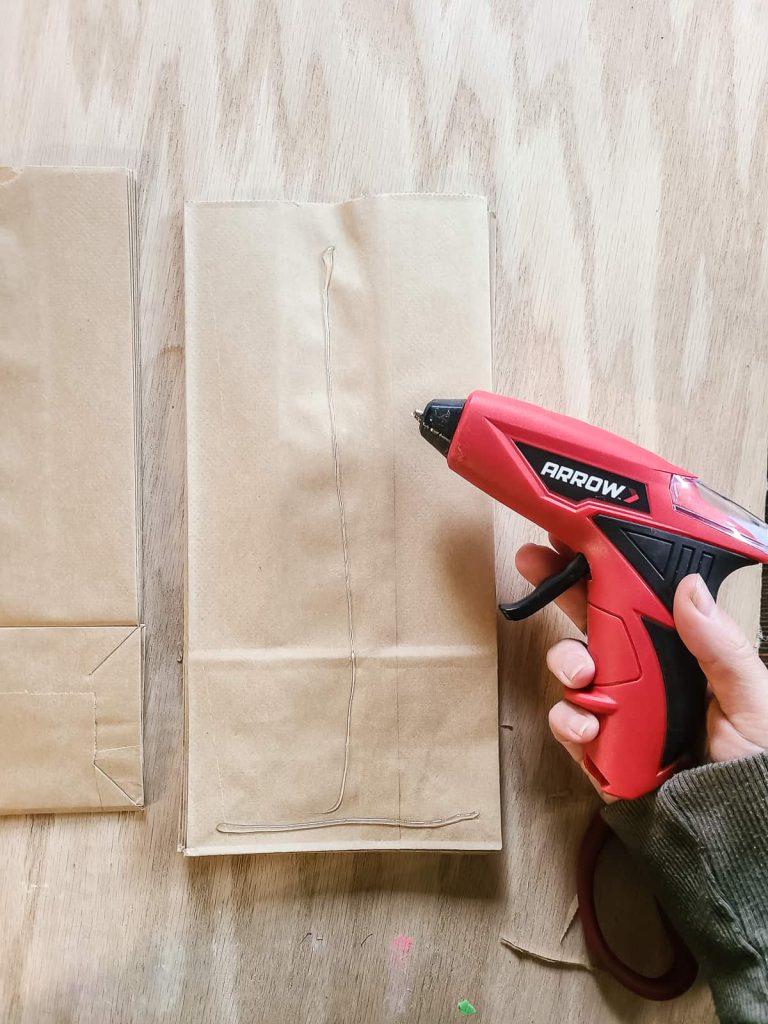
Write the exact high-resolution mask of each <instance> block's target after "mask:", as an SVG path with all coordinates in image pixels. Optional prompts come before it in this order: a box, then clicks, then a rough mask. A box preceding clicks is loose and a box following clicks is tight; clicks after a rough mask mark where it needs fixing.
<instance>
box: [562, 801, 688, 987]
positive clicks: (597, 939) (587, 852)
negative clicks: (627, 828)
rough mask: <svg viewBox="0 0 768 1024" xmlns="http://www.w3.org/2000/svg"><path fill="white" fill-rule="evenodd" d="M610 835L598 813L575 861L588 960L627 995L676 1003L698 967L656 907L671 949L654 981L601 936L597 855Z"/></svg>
mask: <svg viewBox="0 0 768 1024" xmlns="http://www.w3.org/2000/svg"><path fill="white" fill-rule="evenodd" d="M610 835H612V832H611V830H610V828H609V827H608V825H606V823H605V822H604V821H603V819H602V816H601V815H600V814H599V813H598V814H596V815H595V816H594V818H593V819H592V821H591V822H590V823H589V825H588V826H587V830H586V832H585V833H584V838H583V839H582V840H581V846H580V847H579V855H578V858H577V861H576V893H577V895H578V898H579V917H580V919H581V927H582V928H583V930H584V938H585V941H586V943H587V949H588V951H589V955H590V959H591V960H592V963H593V964H594V965H595V967H600V968H602V969H603V970H604V971H607V972H608V974H611V975H612V976H613V977H614V978H615V979H616V980H617V981H618V982H620V983H621V984H622V985H623V986H624V987H625V988H628V989H629V991H630V992H634V993H636V995H638V996H642V997H643V998H644V999H657V1000H663V999H675V998H677V996H681V995H682V994H683V993H684V992H687V991H688V989H689V988H690V987H691V985H692V984H693V983H694V981H695V980H696V975H697V973H698V969H699V968H698V964H697V963H696V961H695V960H694V958H693V955H692V954H691V952H690V950H689V949H688V947H687V946H686V945H685V943H684V942H683V940H682V939H681V938H680V936H679V935H678V934H677V932H676V931H675V929H674V928H673V927H672V925H671V924H670V922H669V919H668V918H667V916H666V915H665V914H664V911H663V910H662V909H661V907H659V915H660V917H661V919H662V922H663V924H664V928H665V931H666V933H667V936H668V938H669V941H670V944H671V946H672V954H673V960H672V966H671V967H670V968H669V970H667V971H665V972H664V974H660V975H659V976H658V977H657V978H650V977H648V975H646V974H640V973H639V971H635V970H633V969H632V968H631V967H629V966H628V965H627V964H625V963H624V961H623V960H620V959H619V958H618V957H617V956H616V954H615V953H614V952H613V950H612V949H611V948H610V946H609V945H608V943H607V942H606V941H605V936H604V935H603V933H602V930H601V928H600V924H599V922H598V920H597V911H596V909H595V870H596V868H597V861H598V858H599V857H600V852H601V851H602V849H603V847H604V846H605V843H606V840H607V839H608V837H609V836H610Z"/></svg>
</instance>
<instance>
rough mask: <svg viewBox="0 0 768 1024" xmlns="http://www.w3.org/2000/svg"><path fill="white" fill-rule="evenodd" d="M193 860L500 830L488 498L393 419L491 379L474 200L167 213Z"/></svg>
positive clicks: (477, 835)
mask: <svg viewBox="0 0 768 1024" xmlns="http://www.w3.org/2000/svg"><path fill="white" fill-rule="evenodd" d="M185 251H186V271H185V281H186V302H187V330H186V338H187V420H188V440H187V443H188V488H187V496H188V566H187V581H188V592H187V620H186V634H187V637H186V643H187V650H186V656H185V659H184V665H185V672H186V714H187V787H186V789H187V793H186V798H187V803H186V809H185V820H184V836H183V840H182V842H183V846H184V848H185V852H186V853H187V854H191V855H198V854H217V853H246V852H258V851H270V850H271V851H275V850H312V849H364V848H394V849H400V848H402V849H446V850H491V849H497V848H498V847H499V845H500V821H499V773H498V729H497V692H496V678H497V668H496V625H495V618H496V616H495V587H494V572H493V526H492V515H493V513H492V507H491V503H490V501H489V500H488V499H487V498H486V497H485V496H483V495H482V494H480V493H479V492H477V491H475V490H474V489H473V488H471V487H467V486H466V484H465V483H464V482H463V481H461V480H459V479H458V478H457V477H455V476H454V475H453V474H451V473H450V472H449V471H448V470H447V468H446V466H445V462H444V460H442V459H441V458H440V457H439V455H438V454H437V453H436V452H435V451H434V449H432V448H431V447H430V446H429V445H427V444H425V443H424V441H423V440H422V438H421V437H420V436H419V433H418V430H417V427H416V424H415V423H414V420H413V417H412V411H413V410H414V409H415V408H417V407H420V406H422V405H423V404H424V403H425V402H426V401H428V400H429V399H430V398H433V397H436V396H438V395H456V396H458V397H462V396H464V395H466V394H467V393H468V392H469V391H471V390H472V389H473V388H476V387H487V386H489V384H490V375H491V342H490V285H489V277H490V273H489V239H488V213H487V205H486V202H485V200H484V199H480V198H476V197H439V196H415V195H411V196H378V197H370V198H365V199H358V200H353V201H350V202H346V203H341V204H338V205H323V204H309V205H304V206H301V205H297V204H288V203H255V204H216V203H212V204H195V205H190V206H188V207H187V210H186V217H185Z"/></svg>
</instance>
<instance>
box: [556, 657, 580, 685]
mask: <svg viewBox="0 0 768 1024" xmlns="http://www.w3.org/2000/svg"><path fill="white" fill-rule="evenodd" d="M583 669H584V662H583V661H569V662H566V664H565V665H563V667H562V669H561V672H562V673H563V676H564V677H565V681H566V682H567V683H572V682H573V680H574V679H575V678H576V676H577V675H578V674H579V672H581V671H582V670H583Z"/></svg>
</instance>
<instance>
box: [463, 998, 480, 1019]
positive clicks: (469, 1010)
mask: <svg viewBox="0 0 768 1024" xmlns="http://www.w3.org/2000/svg"><path fill="white" fill-rule="evenodd" d="M459 1013H463V1014H464V1016H465V1017H471V1016H472V1014H473V1013H477V1010H476V1009H475V1008H474V1006H473V1005H472V1003H470V1001H469V1000H468V999H462V1000H461V1002H460V1003H459Z"/></svg>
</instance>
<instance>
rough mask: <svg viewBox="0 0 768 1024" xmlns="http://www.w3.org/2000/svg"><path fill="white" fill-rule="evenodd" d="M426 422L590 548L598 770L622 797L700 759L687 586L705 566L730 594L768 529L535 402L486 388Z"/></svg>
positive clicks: (763, 556)
mask: <svg viewBox="0 0 768 1024" xmlns="http://www.w3.org/2000/svg"><path fill="white" fill-rule="evenodd" d="M418 418H420V424H421V433H422V435H423V436H424V437H425V438H427V440H429V441H431V443H432V444H433V445H434V446H435V447H436V448H438V450H440V451H442V453H443V454H444V455H446V456H447V460H448V465H449V467H450V468H451V469H453V470H454V471H455V472H456V473H458V474H459V475H460V476H463V477H464V478H465V479H467V480H468V481H469V482H470V483H473V484H474V485H475V486H476V487H479V488H481V489H482V490H483V491H486V492H487V493H488V494H490V495H491V496H492V497H494V498H495V499H496V500H497V501H500V502H502V503H503V504H504V505H507V506H508V507H509V508H511V509H514V510H515V511H516V512H518V513H520V514H521V515H523V516H525V517H526V518H527V519H530V520H531V521H532V522H534V523H537V524H538V525H539V526H541V527H543V528H544V529H545V530H547V531H549V532H550V533H552V534H554V535H555V536H557V537H559V538H561V539H562V540H563V541H564V542H565V543H566V544H567V545H568V546H569V547H570V548H572V550H573V551H574V552H578V553H579V555H580V556H581V560H580V563H579V564H580V565H582V566H583V568H584V573H588V577H587V601H588V618H587V639H588V646H589V651H590V653H591V655H592V657H593V659H594V661H595V666H596V674H595V679H594V682H593V684H592V685H590V686H588V687H587V688H585V689H583V690H568V691H567V692H566V694H565V696H566V698H567V700H569V701H570V702H571V703H573V704H577V705H580V706H581V707H584V708H588V709H589V710H590V711H592V712H594V713H595V714H596V715H598V717H599V718H600V721H601V725H600V733H599V735H598V737H597V739H596V740H595V741H594V742H592V743H591V744H589V745H588V746H587V747H586V748H585V754H586V756H585V766H586V768H587V770H588V771H589V772H590V773H591V775H592V776H593V777H594V779H595V780H596V781H597V782H598V784H599V785H600V787H601V788H602V790H603V791H604V792H606V793H608V794H611V795H613V796H617V797H626V798H631V797H637V796H640V795H642V794H643V793H646V792H649V791H650V790H653V789H655V788H656V787H657V786H659V785H660V784H661V783H662V782H663V781H664V780H665V779H666V778H668V777H669V776H670V775H671V774H672V773H673V772H674V771H675V770H676V769H678V768H680V767H681V766H683V765H684V764H686V763H687V762H688V760H689V759H690V756H691V753H692V751H693V749H694V747H695V744H696V742H697V740H698V737H699V736H700V735H701V730H702V726H703V721H704V715H705V708H706V682H705V680H704V677H703V675H702V673H701V670H700V669H699V666H698V664H697V663H696V661H695V660H694V658H693V657H692V655H691V654H690V653H689V652H688V650H687V649H686V648H685V646H684V645H683V643H682V641H681V640H680V638H679V637H678V635H677V632H676V631H675V628H674V622H673V619H672V602H673V598H674V593H675V589H676V587H677V584H678V583H679V582H680V580H681V579H682V578H683V577H684V576H686V575H688V574H689V573H699V574H700V575H701V577H702V578H703V579H704V581H705V582H706V584H707V586H708V587H709V589H710V591H711V593H712V594H713V596H715V597H716V596H717V591H718V588H719V586H720V584H721V582H722V581H723V579H724V578H725V577H726V576H727V575H728V574H729V573H731V572H733V571H734V570H735V569H738V568H740V567H742V566H745V565H749V564H753V563H755V562H766V561H768V527H766V524H765V523H762V522H761V521H760V520H758V519H756V518H755V517H754V516H752V515H751V514H750V513H749V512H747V511H746V510H745V509H742V508H741V507H740V506H738V505H736V504H734V503H733V502H730V501H729V500H728V499H726V498H723V497H722V496H721V495H719V494H717V493H716V492H714V491H711V490H709V488H707V487H705V486H704V485H703V484H702V483H701V482H700V481H699V480H697V479H696V477H695V476H694V475H693V474H691V473H689V472H687V471H686V470H684V469H681V468H680V467H678V466H673V465H672V464H670V463H669V462H666V461H665V460H664V459H662V458H660V457H659V456H657V455H654V454H653V453H652V452H649V451H646V450H645V449H643V448H640V447H638V446H637V445H634V444H632V443H630V442H629V441H625V440H623V439H622V438H620V437H617V436H616V435H614V434H611V433H609V432H607V431H605V430H600V429H599V428H597V427H592V426H589V425H588V424H586V423H582V422H581V421H579V420H576V419H572V418H570V417H568V416H562V415H559V414H557V413H553V412H548V411H546V410H544V409H541V408H539V407H538V406H535V405H530V404H528V403H526V402H520V401H516V400H515V399H512V398H505V397H502V396H499V395H492V394H488V393H486V392H482V391H475V392H473V393H472V394H471V395H470V396H469V398H467V399H466V401H465V402H458V401H445V402H441V401H440V400H435V401H434V402H430V403H429V405H428V406H427V407H426V408H425V410H424V412H423V413H420V414H418ZM585 560H586V561H585ZM577 568H578V566H577ZM565 582H566V584H567V581H565ZM572 583H573V579H571V581H570V584H568V585H572ZM545 587H546V585H544V586H543V587H542V588H541V589H542V590H544V589H545ZM523 603H524V602H519V603H518V604H519V605H522V604H523ZM541 603H542V602H539V603H538V604H536V603H535V602H534V603H533V605H532V607H531V609H530V610H534V607H539V606H540V604H541ZM507 607H508V608H515V607H516V606H507ZM502 610H504V607H502ZM510 617H522V616H519V615H518V616H513V615H511V614H510Z"/></svg>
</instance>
